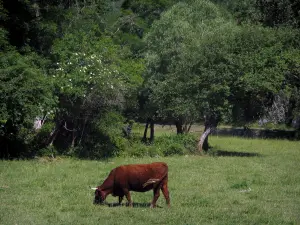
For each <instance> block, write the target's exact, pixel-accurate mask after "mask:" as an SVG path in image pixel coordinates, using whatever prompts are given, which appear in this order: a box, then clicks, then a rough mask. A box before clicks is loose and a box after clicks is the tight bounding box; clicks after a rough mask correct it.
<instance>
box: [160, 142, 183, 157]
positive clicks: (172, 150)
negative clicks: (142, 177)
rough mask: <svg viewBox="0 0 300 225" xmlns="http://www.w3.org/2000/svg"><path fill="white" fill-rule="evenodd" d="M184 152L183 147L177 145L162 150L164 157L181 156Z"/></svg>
mask: <svg viewBox="0 0 300 225" xmlns="http://www.w3.org/2000/svg"><path fill="white" fill-rule="evenodd" d="M184 152H185V149H184V147H183V146H182V145H180V144H178V143H174V144H171V145H169V146H167V147H166V148H165V149H164V150H163V154H164V156H169V155H183V154H184Z"/></svg>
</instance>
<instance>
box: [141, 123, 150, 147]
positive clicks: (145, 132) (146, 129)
mask: <svg viewBox="0 0 300 225" xmlns="http://www.w3.org/2000/svg"><path fill="white" fill-rule="evenodd" d="M149 122H150V119H147V121H146V125H145V130H144V136H143V138H142V141H143V142H146V141H147V132H148V126H149Z"/></svg>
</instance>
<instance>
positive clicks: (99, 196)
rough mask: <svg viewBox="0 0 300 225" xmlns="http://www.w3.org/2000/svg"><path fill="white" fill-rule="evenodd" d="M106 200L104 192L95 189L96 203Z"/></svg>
mask: <svg viewBox="0 0 300 225" xmlns="http://www.w3.org/2000/svg"><path fill="white" fill-rule="evenodd" d="M104 200H105V196H104V192H103V191H102V190H101V189H98V188H96V189H95V199H94V204H103V202H104Z"/></svg>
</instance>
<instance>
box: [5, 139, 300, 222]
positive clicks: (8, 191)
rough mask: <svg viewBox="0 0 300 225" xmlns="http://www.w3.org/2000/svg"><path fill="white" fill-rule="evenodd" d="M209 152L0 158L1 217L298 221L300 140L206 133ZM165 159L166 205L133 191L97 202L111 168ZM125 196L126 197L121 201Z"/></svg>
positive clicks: (35, 219) (28, 219)
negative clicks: (168, 201) (168, 200)
mask: <svg viewBox="0 0 300 225" xmlns="http://www.w3.org/2000/svg"><path fill="white" fill-rule="evenodd" d="M210 144H211V145H212V146H213V147H214V148H213V153H214V154H204V155H183V156H170V157H152V158H151V157H141V158H133V157H131V158H129V157H127V158H126V157H123V158H112V159H109V160H105V161H89V160H79V159H71V158H57V159H54V160H49V159H47V158H39V159H35V160H31V161H29V160H24V161H21V160H20V161H0V224H5V225H6V224H101V225H105V224H160V225H162V224H182V225H183V224H186V225H187V224H189V225H192V224H222V225H226V224H228V225H229V224H230V225H232V224H300V213H299V212H300V166H299V162H300V142H293V141H286V140H259V139H242V138H233V137H216V136H214V137H210ZM153 161H164V162H167V163H168V165H169V191H170V196H171V208H167V206H166V205H165V199H164V197H163V195H162V194H161V196H160V198H159V199H158V207H157V208H155V209H150V208H149V203H150V201H151V199H152V192H151V191H150V192H147V193H136V192H132V193H131V194H132V198H133V201H134V203H135V204H134V207H133V208H129V207H126V205H125V204H123V205H121V206H117V205H116V204H113V203H117V198H116V197H112V196H109V197H108V198H107V202H108V203H111V204H106V205H94V204H93V194H94V193H93V191H92V190H90V188H89V186H96V185H99V184H101V182H102V181H103V180H104V179H105V178H106V176H107V175H108V173H109V172H110V170H111V169H113V168H114V167H116V166H118V165H122V164H129V163H150V162H153ZM125 202H126V200H124V203H125Z"/></svg>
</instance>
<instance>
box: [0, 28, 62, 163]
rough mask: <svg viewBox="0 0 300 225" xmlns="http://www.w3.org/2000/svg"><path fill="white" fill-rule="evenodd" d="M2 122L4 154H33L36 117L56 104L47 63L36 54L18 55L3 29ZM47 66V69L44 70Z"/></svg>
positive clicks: (0, 55)
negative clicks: (32, 142) (47, 73)
mask: <svg viewBox="0 0 300 225" xmlns="http://www.w3.org/2000/svg"><path fill="white" fill-rule="evenodd" d="M0 31H1V32H0V33H1V41H0V43H1V49H3V51H1V53H0V89H1V96H0V107H1V109H0V121H1V131H0V132H1V133H0V135H1V149H4V151H3V152H2V153H3V154H4V155H2V157H6V158H11V157H20V156H32V155H34V154H35V152H32V150H33V149H31V148H30V144H31V141H32V139H33V137H34V136H35V135H36V132H35V130H34V129H33V123H34V120H35V119H36V118H37V117H45V116H46V115H47V114H48V113H49V112H50V111H51V110H52V109H53V108H54V107H55V106H56V103H57V99H56V98H55V97H54V96H53V92H52V91H53V86H52V85H51V82H49V81H50V79H49V77H48V76H47V75H46V74H45V72H44V71H45V67H46V65H47V63H46V62H45V61H44V60H43V59H40V58H39V57H38V56H37V55H36V54H34V53H32V52H27V53H26V54H25V55H21V54H19V53H18V52H17V51H16V50H15V48H14V47H12V46H10V45H9V43H8V41H7V39H6V36H5V31H4V30H2V29H0ZM43 69H44V71H43Z"/></svg>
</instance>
